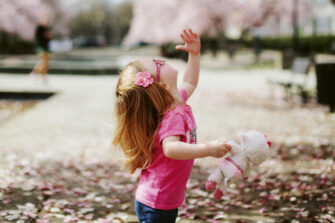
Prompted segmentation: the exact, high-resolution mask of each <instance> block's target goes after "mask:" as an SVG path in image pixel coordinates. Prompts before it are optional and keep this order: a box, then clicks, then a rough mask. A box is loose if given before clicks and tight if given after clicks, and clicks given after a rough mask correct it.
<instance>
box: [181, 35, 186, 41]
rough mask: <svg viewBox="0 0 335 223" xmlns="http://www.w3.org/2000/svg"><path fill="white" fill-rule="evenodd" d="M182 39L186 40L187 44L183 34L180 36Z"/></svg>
mask: <svg viewBox="0 0 335 223" xmlns="http://www.w3.org/2000/svg"><path fill="white" fill-rule="evenodd" d="M180 37H181V38H182V39H183V40H184V42H187V40H186V38H185V36H184V35H183V34H180Z"/></svg>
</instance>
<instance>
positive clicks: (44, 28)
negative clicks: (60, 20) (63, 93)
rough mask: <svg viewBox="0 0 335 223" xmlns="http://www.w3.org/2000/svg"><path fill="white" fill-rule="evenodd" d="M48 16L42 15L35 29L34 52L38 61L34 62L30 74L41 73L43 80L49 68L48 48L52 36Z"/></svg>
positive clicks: (45, 79)
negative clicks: (37, 56)
mask: <svg viewBox="0 0 335 223" xmlns="http://www.w3.org/2000/svg"><path fill="white" fill-rule="evenodd" d="M49 20H50V19H49V16H44V17H43V19H42V20H41V22H40V24H39V25H38V26H37V28H36V31H35V41H36V52H37V53H38V55H39V58H40V59H39V61H38V62H37V63H36V65H35V67H34V69H33V71H32V72H31V73H30V75H31V76H33V77H34V76H37V75H41V77H42V78H43V80H44V81H45V82H46V81H47V74H48V69H49V60H50V50H49V42H50V40H51V39H52V37H53V33H52V31H51V28H50V27H49V22H50V21H49Z"/></svg>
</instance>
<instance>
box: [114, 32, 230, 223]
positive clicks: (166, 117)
mask: <svg viewBox="0 0 335 223" xmlns="http://www.w3.org/2000/svg"><path fill="white" fill-rule="evenodd" d="M181 38H182V39H183V40H184V41H185V44H184V45H179V46H176V49H177V50H184V51H186V52H188V53H189V59H188V63H187V67H186V71H185V74H184V77H183V83H182V84H181V87H180V88H179V89H178V88H177V75H178V71H177V70H176V69H175V68H173V67H172V66H170V65H169V64H167V63H165V62H164V61H161V60H141V61H135V62H131V63H130V64H128V65H127V66H126V67H125V68H124V69H123V71H122V72H121V74H120V77H119V81H118V84H117V88H116V97H117V102H116V113H117V129H116V133H115V136H114V140H113V143H114V144H119V145H120V146H121V147H122V149H123V151H124V153H125V155H126V157H127V162H126V167H127V168H128V169H129V171H130V173H133V172H134V171H135V170H136V169H137V168H140V169H141V170H142V171H141V176H140V181H139V184H138V187H137V191H136V199H135V210H136V215H137V217H138V218H139V221H140V222H141V223H144V222H145V223H164V222H175V221H176V218H177V214H178V207H179V206H180V205H181V204H182V203H183V201H184V196H185V190H186V183H187V180H188V178H189V176H190V172H191V169H192V165H193V161H194V159H195V158H202V157H207V156H212V157H217V158H219V157H222V156H224V155H225V154H226V153H227V152H228V151H229V150H230V146H229V145H227V144H225V142H223V141H214V142H211V143H208V144H196V125H195V121H194V118H193V114H192V110H191V107H190V106H189V105H187V104H186V101H187V99H188V98H189V97H190V96H191V95H192V93H193V92H194V90H195V88H196V86H197V84H198V77H199V62H200V39H199V37H198V35H197V34H195V33H193V32H192V30H191V29H189V30H188V31H186V30H184V33H183V34H181Z"/></svg>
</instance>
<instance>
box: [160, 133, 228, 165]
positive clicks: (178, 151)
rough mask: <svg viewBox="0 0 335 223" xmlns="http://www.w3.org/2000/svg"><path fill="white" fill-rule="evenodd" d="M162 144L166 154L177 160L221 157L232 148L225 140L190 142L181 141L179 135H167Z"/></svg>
mask: <svg viewBox="0 0 335 223" xmlns="http://www.w3.org/2000/svg"><path fill="white" fill-rule="evenodd" d="M162 144H163V151H164V154H165V156H166V157H169V158H171V159H175V160H189V159H196V158H203V157H207V156H211V157H216V158H220V157H222V156H224V155H225V154H226V153H227V152H229V151H230V149H231V146H230V145H228V144H227V143H226V142H224V141H213V142H210V143H207V144H189V143H185V142H181V141H180V137H178V136H170V137H166V138H165V139H164V140H163V142H162Z"/></svg>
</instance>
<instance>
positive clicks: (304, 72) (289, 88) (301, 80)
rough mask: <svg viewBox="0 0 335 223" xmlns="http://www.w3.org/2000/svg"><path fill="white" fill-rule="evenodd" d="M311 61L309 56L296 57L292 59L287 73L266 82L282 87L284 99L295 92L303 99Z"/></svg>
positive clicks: (287, 98)
mask: <svg viewBox="0 0 335 223" xmlns="http://www.w3.org/2000/svg"><path fill="white" fill-rule="evenodd" d="M311 62H312V60H311V58H309V57H296V58H294V59H293V62H292V66H291V72H290V74H289V75H283V76H281V77H277V78H276V79H269V80H268V82H269V83H270V84H272V85H277V86H280V87H282V88H284V89H285V99H286V100H289V99H290V97H292V95H293V93H294V92H297V93H298V95H300V96H301V97H302V98H303V100H304V101H305V99H306V98H305V96H306V95H305V94H306V90H307V87H308V86H307V84H308V73H309V70H310V67H311Z"/></svg>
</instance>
